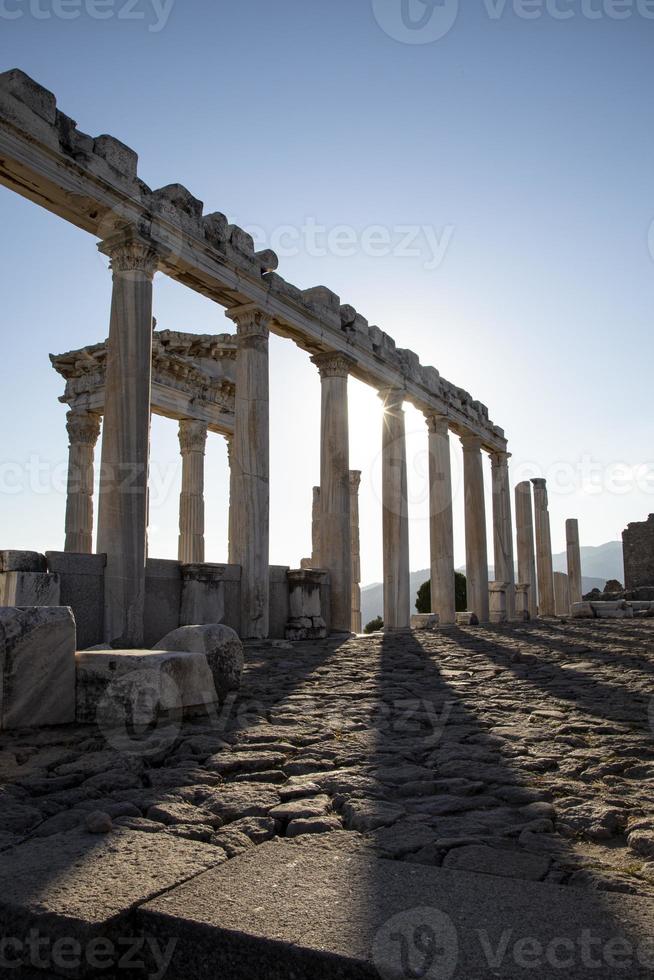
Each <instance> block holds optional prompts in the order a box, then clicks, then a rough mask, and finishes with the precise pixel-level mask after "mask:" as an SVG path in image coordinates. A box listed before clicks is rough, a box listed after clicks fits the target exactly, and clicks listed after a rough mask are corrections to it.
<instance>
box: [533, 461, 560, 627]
mask: <svg viewBox="0 0 654 980" xmlns="http://www.w3.org/2000/svg"><path fill="white" fill-rule="evenodd" d="M531 482H532V483H533V485H534V517H535V523H536V567H537V570H538V613H539V615H540V616H555V615H556V605H555V601H554V571H553V567H552V537H551V532H550V514H549V509H548V502H547V481H546V480H540V479H539V480H532V481H531Z"/></svg>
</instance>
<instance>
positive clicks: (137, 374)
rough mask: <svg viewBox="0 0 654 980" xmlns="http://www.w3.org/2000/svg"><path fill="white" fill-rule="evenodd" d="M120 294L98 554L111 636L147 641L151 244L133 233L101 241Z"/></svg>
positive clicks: (119, 642) (112, 331) (110, 363)
mask: <svg viewBox="0 0 654 980" xmlns="http://www.w3.org/2000/svg"><path fill="white" fill-rule="evenodd" d="M98 248H99V249H100V251H101V252H103V253H104V254H105V255H108V256H109V258H110V260H111V269H112V272H113V294H112V300H111V321H110V326H109V341H108V346H107V367H106V381H105V407H104V422H103V434H102V466H101V474H100V501H99V512H98V552H99V553H104V554H106V556H107V565H106V570H105V616H104V637H105V640H106V641H107V642H109V643H112V644H113V645H114V646H121V647H127V648H129V647H140V646H142V645H143V611H144V604H145V561H146V536H147V505H148V504H147V485H148V462H149V451H150V388H151V375H152V279H153V276H154V273H155V270H156V266H157V257H156V253H155V251H154V248H153V247H152V245H151V243H150V242H149V241H147V240H145V239H143V238H142V237H139V235H138V234H137V233H136V232H135V231H133V230H131V229H130V230H127V231H125V232H122V233H121V234H119V235H116V236H114V237H112V238H110V239H107V240H105V241H104V242H101V243H100V245H99V246H98Z"/></svg>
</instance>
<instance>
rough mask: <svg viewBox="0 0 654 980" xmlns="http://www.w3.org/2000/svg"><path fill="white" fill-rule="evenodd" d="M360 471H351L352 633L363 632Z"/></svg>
mask: <svg viewBox="0 0 654 980" xmlns="http://www.w3.org/2000/svg"><path fill="white" fill-rule="evenodd" d="M360 486H361V472H360V470H350V541H351V548H352V632H353V633H360V632H361V627H362V624H361V542H360V536H359V488H360Z"/></svg>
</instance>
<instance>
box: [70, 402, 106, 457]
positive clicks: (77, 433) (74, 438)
mask: <svg viewBox="0 0 654 980" xmlns="http://www.w3.org/2000/svg"><path fill="white" fill-rule="evenodd" d="M66 429H67V430H68V438H69V439H70V444H71V446H89V447H90V448H94V447H95V444H96V442H97V441H98V436H99V435H100V416H99V415H96V414H95V412H87V411H86V410H85V409H79V408H73V409H71V410H70V412H68V414H67V415H66Z"/></svg>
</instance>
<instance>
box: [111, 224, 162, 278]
mask: <svg viewBox="0 0 654 980" xmlns="http://www.w3.org/2000/svg"><path fill="white" fill-rule="evenodd" d="M98 249H99V251H100V252H102V254H103V255H107V256H109V264H110V267H111V271H112V272H113V273H114V274H116V273H119V272H142V273H143V274H144V275H146V276H148V277H149V278H152V276H154V274H155V272H156V271H157V261H158V258H157V250H156V248H155V246H154V243H153V242H151V241H150V240H149V239H148V238H145V237H144V236H142V235H140V234H139V232H138V231H137V230H136V229H134V228H126V229H124V230H123V231H121V232H119V233H118V234H116V235H112V236H111V237H110V238H105V240H104V241H103V242H100V243H99V245H98Z"/></svg>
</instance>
